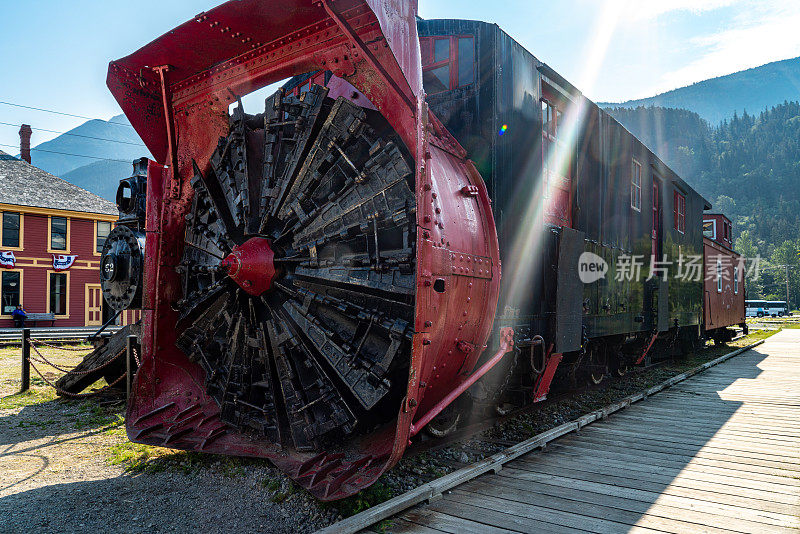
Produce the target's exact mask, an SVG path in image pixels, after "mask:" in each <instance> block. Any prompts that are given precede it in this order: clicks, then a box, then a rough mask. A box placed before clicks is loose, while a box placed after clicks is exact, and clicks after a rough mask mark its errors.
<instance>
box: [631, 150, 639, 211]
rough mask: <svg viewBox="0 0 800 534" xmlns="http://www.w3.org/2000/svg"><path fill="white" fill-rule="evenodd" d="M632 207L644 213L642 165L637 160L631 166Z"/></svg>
mask: <svg viewBox="0 0 800 534" xmlns="http://www.w3.org/2000/svg"><path fill="white" fill-rule="evenodd" d="M631 207H632V208H633V209H635V210H636V211H642V164H641V163H639V162H638V161H636V160H633V164H632V165H631Z"/></svg>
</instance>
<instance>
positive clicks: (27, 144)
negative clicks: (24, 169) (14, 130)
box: [19, 124, 33, 163]
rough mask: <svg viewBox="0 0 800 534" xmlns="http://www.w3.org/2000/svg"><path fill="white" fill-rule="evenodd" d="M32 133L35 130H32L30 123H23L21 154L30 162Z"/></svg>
mask: <svg viewBox="0 0 800 534" xmlns="http://www.w3.org/2000/svg"><path fill="white" fill-rule="evenodd" d="M32 133H33V130H31V125H30V124H23V125H22V127H21V128H20V129H19V156H20V157H21V158H22V159H24V160H25V161H27V162H28V163H30V162H31V134H32Z"/></svg>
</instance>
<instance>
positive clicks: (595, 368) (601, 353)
mask: <svg viewBox="0 0 800 534" xmlns="http://www.w3.org/2000/svg"><path fill="white" fill-rule="evenodd" d="M607 373H608V355H607V354H606V351H605V349H604V347H601V346H595V347H594V348H593V349H592V350H591V353H590V354H589V382H590V383H592V384H594V385H595V386H596V385H598V384H600V383H601V382H602V381H603V379H604V378H605V376H606V374H607Z"/></svg>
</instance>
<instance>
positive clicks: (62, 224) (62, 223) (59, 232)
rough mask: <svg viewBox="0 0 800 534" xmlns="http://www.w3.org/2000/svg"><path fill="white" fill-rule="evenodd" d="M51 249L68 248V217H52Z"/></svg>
mask: <svg viewBox="0 0 800 534" xmlns="http://www.w3.org/2000/svg"><path fill="white" fill-rule="evenodd" d="M50 250H67V218H66V217H50Z"/></svg>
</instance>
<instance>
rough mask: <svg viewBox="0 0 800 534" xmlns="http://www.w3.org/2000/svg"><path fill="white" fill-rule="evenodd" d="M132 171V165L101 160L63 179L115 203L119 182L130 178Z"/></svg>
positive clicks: (70, 173)
mask: <svg viewBox="0 0 800 534" xmlns="http://www.w3.org/2000/svg"><path fill="white" fill-rule="evenodd" d="M132 170H133V167H132V164H131V163H122V162H121V161H105V160H99V161H95V162H94V163H90V164H89V165H84V166H83V167H78V168H77V169H73V170H71V171H69V172H68V173H65V174H62V175H61V178H63V179H64V180H66V181H68V182H70V183H73V184H75V185H77V186H78V187H82V188H84V189H86V190H88V191H91V192H92V193H94V194H95V195H99V196H101V197H103V198H105V199H106V200H110V201H112V202H115V200H116V195H117V186H119V181H120V180H121V179H122V178H127V177H128V176H130V175H131V171H132Z"/></svg>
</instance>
